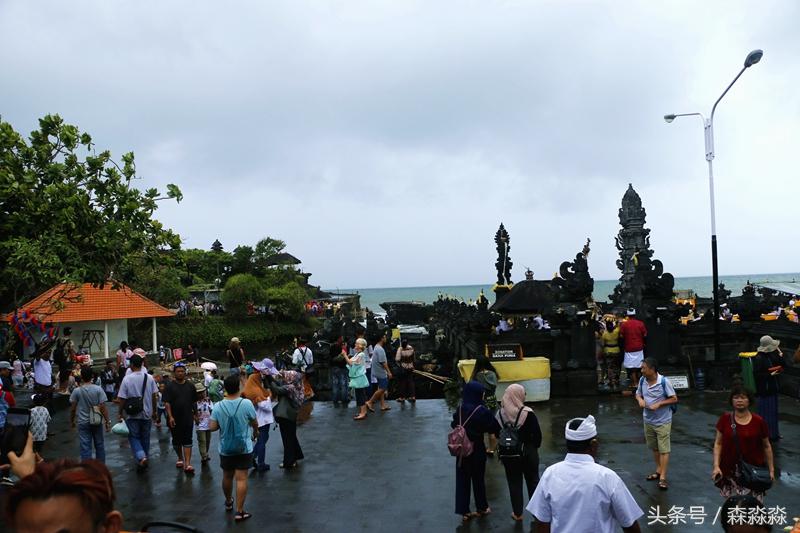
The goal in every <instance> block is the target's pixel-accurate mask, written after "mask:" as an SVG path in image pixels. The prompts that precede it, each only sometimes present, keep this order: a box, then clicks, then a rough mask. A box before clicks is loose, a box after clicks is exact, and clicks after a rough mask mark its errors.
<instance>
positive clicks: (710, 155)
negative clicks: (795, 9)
mask: <svg viewBox="0 0 800 533" xmlns="http://www.w3.org/2000/svg"><path fill="white" fill-rule="evenodd" d="M763 55H764V52H763V51H762V50H753V51H752V52H750V53H749V54H747V58H746V59H745V60H744V66H743V67H742V70H740V71H739V73H738V74H737V75H736V77H735V78H733V81H732V82H731V83H730V84H729V85H728V87H727V88H726V89H725V90H724V91H723V92H722V94H721V95H720V97H719V98H717V101H716V102H714V107H712V108H711V117H710V118H705V117H704V116H703V115H702V114H701V113H680V114H674V115H664V120H665V121H666V122H667V123H670V122H672V121H673V120H675V119H676V118H677V117H689V116H698V117H700V118H701V119H702V121H703V129H704V134H705V145H706V161H708V192H709V198H710V202H711V272H712V283H713V284H714V288H713V290H714V310H713V317H714V360H716V361H719V357H720V354H719V352H720V347H719V270H718V268H717V216H716V210H715V207H714V166H713V162H714V113H715V112H716V110H717V105H718V104H719V102H720V100H722V98H723V97H724V96H725V95H726V94H728V91H730V90H731V87H733V84H734V83H736V80H738V79H739V77H740V76H741V75H742V74H743V73H744V71H745V70H747V69H748V68H750V67H752V66H753V65H755V64H756V63H758V62H759V61H761V58H762V57H763Z"/></svg>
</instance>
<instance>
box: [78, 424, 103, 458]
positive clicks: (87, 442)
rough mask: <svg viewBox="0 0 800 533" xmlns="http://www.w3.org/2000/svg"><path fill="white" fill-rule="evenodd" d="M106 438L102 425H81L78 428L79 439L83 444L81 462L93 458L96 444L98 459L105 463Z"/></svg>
mask: <svg viewBox="0 0 800 533" xmlns="http://www.w3.org/2000/svg"><path fill="white" fill-rule="evenodd" d="M104 438H105V436H104V435H103V426H102V425H100V426H92V425H89V424H80V425H79V426H78V439H80V443H81V461H83V460H84V459H91V458H92V444H94V451H95V456H96V459H97V460H98V461H100V462H103V463H105V462H106V446H105V441H104Z"/></svg>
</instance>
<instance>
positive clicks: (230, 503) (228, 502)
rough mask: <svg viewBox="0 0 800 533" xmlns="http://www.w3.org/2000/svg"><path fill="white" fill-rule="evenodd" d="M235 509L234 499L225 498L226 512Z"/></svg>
mask: <svg viewBox="0 0 800 533" xmlns="http://www.w3.org/2000/svg"><path fill="white" fill-rule="evenodd" d="M231 511H233V500H225V512H226V513H230V512H231Z"/></svg>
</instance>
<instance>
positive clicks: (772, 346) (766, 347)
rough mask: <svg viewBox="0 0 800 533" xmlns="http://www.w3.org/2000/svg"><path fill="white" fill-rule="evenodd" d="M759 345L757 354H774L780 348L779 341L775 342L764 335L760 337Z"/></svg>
mask: <svg viewBox="0 0 800 533" xmlns="http://www.w3.org/2000/svg"><path fill="white" fill-rule="evenodd" d="M760 342H761V345H760V346H759V347H758V351H759V352H764V353H770V352H774V351H775V350H777V349H778V346H780V344H781V341H776V340H775V339H773V338H772V337H770V336H769V335H764V336H763V337H761V341H760Z"/></svg>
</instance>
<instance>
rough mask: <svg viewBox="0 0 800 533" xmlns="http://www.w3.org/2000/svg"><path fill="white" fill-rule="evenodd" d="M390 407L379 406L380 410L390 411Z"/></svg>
mask: <svg viewBox="0 0 800 533" xmlns="http://www.w3.org/2000/svg"><path fill="white" fill-rule="evenodd" d="M391 409H392V408H391V407H389V406H388V405H387V406H386V407H381V411H390V410H391Z"/></svg>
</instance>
